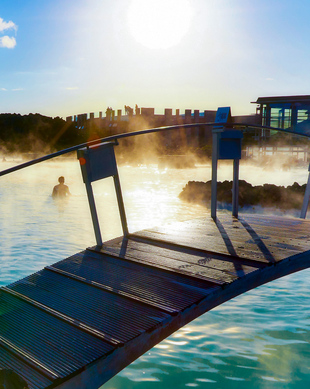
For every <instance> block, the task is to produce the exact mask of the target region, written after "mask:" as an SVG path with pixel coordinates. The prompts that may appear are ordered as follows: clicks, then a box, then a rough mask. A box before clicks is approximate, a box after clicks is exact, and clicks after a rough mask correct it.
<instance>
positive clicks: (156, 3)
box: [128, 0, 193, 49]
mask: <svg viewBox="0 0 310 389" xmlns="http://www.w3.org/2000/svg"><path fill="white" fill-rule="evenodd" d="M192 16H193V9H192V6H191V4H190V2H189V0H132V2H131V4H130V6H129V10H128V24H129V29H130V32H131V34H132V35H133V37H134V38H135V39H136V41H137V42H139V43H141V44H142V45H144V46H146V47H148V48H150V49H168V48H170V47H172V46H175V45H177V44H178V43H180V42H181V41H182V39H183V37H184V36H185V35H186V33H187V32H188V30H189V28H190V25H191V20H192Z"/></svg>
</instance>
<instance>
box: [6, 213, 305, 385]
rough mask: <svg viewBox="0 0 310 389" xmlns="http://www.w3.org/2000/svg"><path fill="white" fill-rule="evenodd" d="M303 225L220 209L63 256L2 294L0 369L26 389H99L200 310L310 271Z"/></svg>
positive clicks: (200, 311) (299, 222) (276, 218)
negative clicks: (235, 214) (13, 374)
mask: <svg viewBox="0 0 310 389" xmlns="http://www.w3.org/2000/svg"><path fill="white" fill-rule="evenodd" d="M309 227H310V222H309V221H307V220H306V221H304V220H296V219H281V218H278V217H275V218H272V217H264V216H260V215H259V216H256V215H249V216H248V215H242V216H241V217H240V218H239V220H237V219H235V218H232V217H231V216H230V215H228V214H221V213H219V218H218V220H217V222H216V223H215V222H214V221H213V219H210V218H205V219H198V220H195V221H189V222H184V223H171V224H170V225H169V226H168V227H161V228H154V229H148V230H145V231H141V232H138V233H136V234H133V235H131V236H129V238H117V239H114V240H113V241H109V242H106V243H105V244H104V245H103V247H102V248H101V250H99V249H98V248H90V249H87V250H86V251H83V252H81V253H78V254H76V255H73V256H71V257H69V258H66V259H64V260H62V261H60V262H57V263H55V264H54V265H52V266H48V267H46V268H45V269H43V270H42V271H39V272H37V273H35V274H33V275H30V276H28V277H26V278H24V279H23V280H19V281H17V282H15V283H13V284H11V285H8V286H7V287H3V288H1V289H0V310H1V312H2V314H1V315H0V348H1V350H3V352H2V351H1V353H0V364H2V365H3V366H4V367H6V368H13V370H14V369H15V370H18V372H19V373H20V374H21V375H22V376H23V378H24V379H25V380H26V381H27V382H28V383H29V388H30V389H52V388H58V389H72V388H79V389H95V388H98V387H99V386H100V385H102V384H103V383H104V382H106V381H107V380H108V379H109V378H111V377H112V376H114V375H115V374H116V373H117V372H119V371H120V370H121V369H122V368H124V367H125V366H127V365H128V364H129V363H131V362H132V361H133V360H134V359H135V358H137V357H138V356H140V355H141V354H143V353H144V352H146V351H147V350H148V349H149V348H150V347H152V346H154V345H155V344H157V343H158V342H159V341H160V340H162V339H164V338H165V337H167V336H169V335H170V334H171V333H173V332H174V331H175V330H177V329H179V328H180V327H182V326H183V325H185V324H186V323H188V322H190V321H191V320H193V319H194V318H196V317H198V316H199V315H201V314H202V313H205V312H206V311H208V310H209V309H212V308H213V307H215V306H217V305H219V304H221V303H222V302H224V301H227V300H229V299H230V298H233V297H234V296H237V295H239V294H241V293H243V292H245V291H247V290H249V289H251V288H253V287H256V286H259V285H261V284H263V283H265V282H268V281H271V280H273V279H276V278H278V277H280V276H283V275H286V274H289V273H291V272H294V271H298V270H301V269H304V268H307V267H309V266H310V251H309V249H308V247H309V234H310V232H309V231H310V228H309ZM281 231H282V232H283V234H281Z"/></svg>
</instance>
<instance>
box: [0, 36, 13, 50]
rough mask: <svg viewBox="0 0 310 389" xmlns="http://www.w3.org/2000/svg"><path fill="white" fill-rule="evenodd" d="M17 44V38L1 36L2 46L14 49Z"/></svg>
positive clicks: (0, 44) (0, 43) (0, 45)
mask: <svg viewBox="0 0 310 389" xmlns="http://www.w3.org/2000/svg"><path fill="white" fill-rule="evenodd" d="M15 46H16V39H15V38H14V37H9V36H7V35H5V36H1V37H0V47H6V48H7V49H13V48H14V47H15Z"/></svg>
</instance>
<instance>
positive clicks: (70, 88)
mask: <svg viewBox="0 0 310 389" xmlns="http://www.w3.org/2000/svg"><path fill="white" fill-rule="evenodd" d="M66 89H67V90H77V89H79V88H78V87H77V86H67V87H66Z"/></svg>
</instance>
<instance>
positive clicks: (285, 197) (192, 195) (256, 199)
mask: <svg viewBox="0 0 310 389" xmlns="http://www.w3.org/2000/svg"><path fill="white" fill-rule="evenodd" d="M305 189H306V184H304V185H299V184H298V183H297V182H294V184H293V185H290V186H288V187H284V186H277V185H273V184H264V185H258V186H252V185H251V184H249V183H248V182H246V181H244V180H240V181H239V206H240V207H246V206H255V205H260V206H262V207H274V208H278V209H281V210H288V209H301V206H302V202H303V198H304V193H305ZM179 197H180V199H181V200H184V201H188V202H191V203H196V204H201V205H205V206H210V201H211V181H208V182H198V181H189V182H188V183H187V184H186V186H185V188H183V190H182V192H181V193H180V195H179ZM217 199H218V201H219V202H220V203H224V204H231V203H232V181H224V182H218V184H217Z"/></svg>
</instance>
